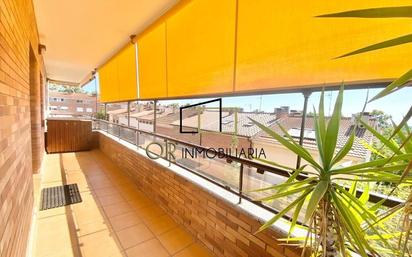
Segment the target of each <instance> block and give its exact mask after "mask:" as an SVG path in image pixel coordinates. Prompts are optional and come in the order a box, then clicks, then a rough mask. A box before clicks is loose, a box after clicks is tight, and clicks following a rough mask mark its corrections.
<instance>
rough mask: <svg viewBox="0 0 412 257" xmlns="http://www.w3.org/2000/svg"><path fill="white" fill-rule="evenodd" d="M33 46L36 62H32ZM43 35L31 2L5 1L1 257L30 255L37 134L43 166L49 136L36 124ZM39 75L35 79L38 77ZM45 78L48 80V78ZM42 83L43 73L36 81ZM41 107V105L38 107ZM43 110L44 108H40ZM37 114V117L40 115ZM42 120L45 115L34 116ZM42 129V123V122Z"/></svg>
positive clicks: (0, 17) (0, 58)
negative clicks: (45, 140)
mask: <svg viewBox="0 0 412 257" xmlns="http://www.w3.org/2000/svg"><path fill="white" fill-rule="evenodd" d="M30 47H32V60H30ZM37 48H38V32H37V28H36V21H35V15H34V10H33V4H32V2H31V0H0V217H1V219H0V256H2V257H3V256H4V257H5V256H7V257H14V256H16V257H22V256H25V251H26V246H27V242H28V234H29V229H30V222H31V215H32V207H33V188H32V172H33V169H32V146H31V142H32V140H31V134H32V130H33V131H34V133H35V135H37V141H36V142H37V143H36V144H35V145H34V148H35V149H37V154H38V158H37V159H36V162H35V164H36V165H39V163H40V162H41V156H42V154H43V151H40V150H39V149H41V148H42V140H43V136H42V135H41V134H40V132H39V131H41V129H39V127H36V126H32V125H31V118H30V117H31V113H30V109H31V108H30V93H32V94H36V95H38V96H40V94H41V90H30V81H31V79H30V62H31V61H32V62H34V63H37V68H36V69H37V70H38V72H40V70H42V67H43V64H42V60H41V58H40V57H39V56H38V54H37ZM33 76H34V75H33ZM43 78H44V76H43ZM34 79H37V80H38V82H40V80H41V79H40V74H37V77H33V78H32V80H34ZM37 104H38V102H37ZM39 109H40V108H39ZM39 109H38V110H36V111H37V112H38V111H40V110H39ZM33 115H34V116H33V117H35V118H36V119H38V121H35V122H34V123H33V124H34V125H36V124H38V122H39V121H40V119H41V118H39V117H41V116H39V115H37V114H35V113H33ZM40 126H41V121H40Z"/></svg>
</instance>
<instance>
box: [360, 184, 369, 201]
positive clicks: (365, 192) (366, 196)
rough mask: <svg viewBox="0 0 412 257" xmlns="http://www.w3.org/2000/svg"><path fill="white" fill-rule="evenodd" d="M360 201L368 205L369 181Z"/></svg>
mask: <svg viewBox="0 0 412 257" xmlns="http://www.w3.org/2000/svg"><path fill="white" fill-rule="evenodd" d="M359 201H360V202H361V203H362V204H364V205H366V203H367V202H368V201H369V183H366V186H365V188H364V189H363V192H362V195H361V196H360V197H359Z"/></svg>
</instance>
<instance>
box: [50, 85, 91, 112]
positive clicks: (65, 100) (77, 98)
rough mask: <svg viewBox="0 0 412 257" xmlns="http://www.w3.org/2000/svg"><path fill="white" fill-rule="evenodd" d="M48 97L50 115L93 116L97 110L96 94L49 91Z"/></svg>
mask: <svg viewBox="0 0 412 257" xmlns="http://www.w3.org/2000/svg"><path fill="white" fill-rule="evenodd" d="M48 98H49V99H48V100H49V106H48V113H49V116H91V115H93V114H94V113H95V112H96V101H97V97H96V96H91V95H88V94H85V93H64V92H57V91H49V92H48Z"/></svg>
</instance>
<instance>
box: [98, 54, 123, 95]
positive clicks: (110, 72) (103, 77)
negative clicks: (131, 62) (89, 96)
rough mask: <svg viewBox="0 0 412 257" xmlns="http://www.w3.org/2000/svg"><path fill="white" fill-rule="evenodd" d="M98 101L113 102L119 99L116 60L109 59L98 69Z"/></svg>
mask: <svg viewBox="0 0 412 257" xmlns="http://www.w3.org/2000/svg"><path fill="white" fill-rule="evenodd" d="M98 72H99V85H100V102H104V103H105V102H114V101H117V99H119V87H118V78H117V76H118V72H117V62H116V61H115V60H114V59H111V60H109V61H108V62H107V63H106V64H104V65H103V66H102V67H101V68H100V69H99V70H98Z"/></svg>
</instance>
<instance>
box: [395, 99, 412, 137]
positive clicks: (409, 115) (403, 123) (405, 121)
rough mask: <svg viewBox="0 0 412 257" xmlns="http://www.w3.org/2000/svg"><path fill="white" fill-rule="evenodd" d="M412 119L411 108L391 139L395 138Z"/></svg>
mask: <svg viewBox="0 0 412 257" xmlns="http://www.w3.org/2000/svg"><path fill="white" fill-rule="evenodd" d="M411 117H412V106H411V107H410V108H409V111H408V113H407V114H406V115H405V117H403V119H402V121H401V123H399V125H398V126H397V127H396V128H395V130H394V131H393V133H392V135H391V137H390V138H392V137H393V136H395V135H396V134H397V133H398V132H399V131H400V130H401V129H402V128H403V127H404V126H405V125H407V122H408V121H409V119H410V118H411Z"/></svg>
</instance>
